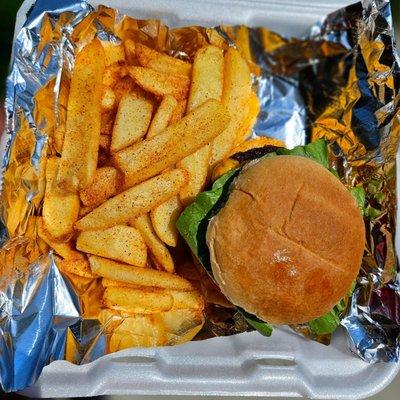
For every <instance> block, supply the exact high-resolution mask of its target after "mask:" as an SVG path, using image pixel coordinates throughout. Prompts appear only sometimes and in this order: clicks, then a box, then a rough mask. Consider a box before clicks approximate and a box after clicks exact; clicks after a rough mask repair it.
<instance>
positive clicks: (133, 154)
mask: <svg viewBox="0 0 400 400" xmlns="http://www.w3.org/2000/svg"><path fill="white" fill-rule="evenodd" d="M228 122H229V116H228V114H227V112H226V109H225V108H224V107H223V106H222V105H221V103H219V102H218V101H216V100H208V101H206V102H205V103H203V104H202V105H201V106H199V107H197V108H196V109H195V110H193V111H192V112H190V113H189V114H187V115H186V116H185V117H183V118H182V119H181V120H180V121H179V122H177V123H176V124H173V125H170V126H169V127H168V128H167V129H166V130H165V131H164V132H163V133H160V134H158V135H156V136H154V137H152V138H150V139H145V140H143V141H142V142H140V143H137V144H135V145H133V146H131V147H128V148H126V149H124V150H122V151H120V152H118V153H117V154H115V156H114V163H115V165H116V166H117V167H118V168H119V169H120V170H121V171H122V172H123V174H124V178H125V187H131V186H133V185H135V184H136V183H138V182H140V181H143V180H146V179H148V178H151V177H152V176H154V175H157V174H158V173H160V172H161V171H163V170H165V169H167V168H169V167H170V166H173V165H175V164H176V163H177V162H179V161H180V160H182V159H183V158H184V157H186V156H188V155H189V154H192V153H194V152H195V151H196V150H198V149H199V148H201V147H203V146H204V145H206V144H207V143H209V142H210V141H212V140H213V139H214V138H215V137H216V136H217V135H218V134H220V133H221V132H222V131H223V130H224V129H225V128H226V127H227V126H228ZM166 200H167V199H166Z"/></svg>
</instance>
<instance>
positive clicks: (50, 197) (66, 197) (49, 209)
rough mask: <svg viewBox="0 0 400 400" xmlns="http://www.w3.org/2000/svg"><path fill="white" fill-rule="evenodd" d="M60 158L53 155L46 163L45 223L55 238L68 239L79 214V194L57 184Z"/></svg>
mask: <svg viewBox="0 0 400 400" xmlns="http://www.w3.org/2000/svg"><path fill="white" fill-rule="evenodd" d="M59 162H60V159H59V158H57V157H51V158H49V159H48V160H47V163H46V191H45V195H44V201H43V223H44V226H45V228H46V230H47V232H48V234H49V235H50V237H52V238H53V239H56V240H57V239H67V238H69V236H70V235H71V234H72V232H73V230H74V224H75V222H76V220H77V219H78V215H79V205H80V203H79V196H78V195H77V194H75V193H67V192H65V191H64V190H62V189H60V188H58V187H57V186H56V182H55V179H56V176H57V171H58V169H59Z"/></svg>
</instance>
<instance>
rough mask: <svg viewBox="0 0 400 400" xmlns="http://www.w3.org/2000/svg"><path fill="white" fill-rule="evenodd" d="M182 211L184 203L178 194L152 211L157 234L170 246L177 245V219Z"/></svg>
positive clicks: (152, 220)
mask: <svg viewBox="0 0 400 400" xmlns="http://www.w3.org/2000/svg"><path fill="white" fill-rule="evenodd" d="M181 212H182V205H181V203H180V201H179V198H178V196H174V197H171V198H170V199H169V200H167V201H166V202H164V203H162V204H160V205H159V206H157V207H155V208H154V209H153V210H151V212H150V217H151V222H152V224H153V227H154V230H155V231H156V233H157V236H158V237H159V238H160V239H161V240H162V241H163V242H164V243H165V244H167V245H168V246H171V247H175V246H176V245H177V242H178V230H177V229H176V221H177V220H178V218H179V215H180V214H181Z"/></svg>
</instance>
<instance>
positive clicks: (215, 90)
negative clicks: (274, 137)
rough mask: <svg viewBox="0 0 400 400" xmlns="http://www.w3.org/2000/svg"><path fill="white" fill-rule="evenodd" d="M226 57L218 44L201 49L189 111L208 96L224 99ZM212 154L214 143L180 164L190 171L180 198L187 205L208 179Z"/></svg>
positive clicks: (195, 59)
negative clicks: (222, 97)
mask: <svg viewBox="0 0 400 400" xmlns="http://www.w3.org/2000/svg"><path fill="white" fill-rule="evenodd" d="M223 73H224V56H223V52H222V50H221V49H219V48H218V47H215V46H205V47H203V48H201V49H200V50H199V51H198V52H197V53H196V56H195V58H194V64H193V76H192V83H191V86H190V94H189V100H188V111H191V110H192V109H194V108H195V107H197V106H199V105H200V104H203V103H204V102H205V101H206V100H208V99H215V100H220V99H221V96H222V87H223ZM210 157H211V145H209V144H207V145H205V146H204V147H202V148H200V149H199V150H197V151H196V152H194V153H193V154H190V155H189V156H187V157H185V158H184V159H183V160H182V161H181V162H180V163H179V164H178V165H179V166H180V167H181V168H183V169H186V171H187V172H188V174H189V182H188V184H187V185H186V186H185V187H183V188H182V190H181V192H180V193H179V197H180V199H181V202H182V204H183V205H188V204H190V203H191V202H192V201H193V200H194V198H195V197H196V196H197V195H198V194H199V193H200V192H201V191H202V190H203V189H204V186H205V185H206V182H207V175H208V167H209V161H210Z"/></svg>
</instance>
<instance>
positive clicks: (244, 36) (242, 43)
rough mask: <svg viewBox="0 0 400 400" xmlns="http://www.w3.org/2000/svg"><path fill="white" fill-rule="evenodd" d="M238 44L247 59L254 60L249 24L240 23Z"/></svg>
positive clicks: (237, 31)
mask: <svg viewBox="0 0 400 400" xmlns="http://www.w3.org/2000/svg"><path fill="white" fill-rule="evenodd" d="M235 36H236V40H235V42H236V46H237V47H238V49H239V52H240V54H241V55H242V57H243V58H244V59H245V60H246V61H250V62H251V61H252V56H251V49H250V40H249V29H248V28H247V26H244V25H240V26H239V27H238V28H237V30H236V35H235Z"/></svg>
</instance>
